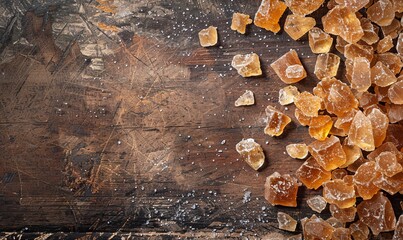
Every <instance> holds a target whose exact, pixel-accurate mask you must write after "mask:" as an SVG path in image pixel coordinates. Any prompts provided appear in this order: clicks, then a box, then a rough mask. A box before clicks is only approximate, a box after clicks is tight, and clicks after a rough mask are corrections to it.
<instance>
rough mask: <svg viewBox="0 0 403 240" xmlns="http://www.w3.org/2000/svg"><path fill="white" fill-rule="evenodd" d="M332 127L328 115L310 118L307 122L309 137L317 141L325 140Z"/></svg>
mask: <svg viewBox="0 0 403 240" xmlns="http://www.w3.org/2000/svg"><path fill="white" fill-rule="evenodd" d="M332 126H333V121H332V118H331V117H330V116H328V115H319V116H317V117H312V118H311V121H310V122H309V135H310V136H311V137H313V138H315V139H317V140H325V139H326V137H327V135H328V134H329V132H330V129H332Z"/></svg>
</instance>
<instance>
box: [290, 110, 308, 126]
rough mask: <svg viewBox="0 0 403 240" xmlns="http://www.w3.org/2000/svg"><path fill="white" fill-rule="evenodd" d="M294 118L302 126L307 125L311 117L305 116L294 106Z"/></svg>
mask: <svg viewBox="0 0 403 240" xmlns="http://www.w3.org/2000/svg"><path fill="white" fill-rule="evenodd" d="M294 115H295V118H296V119H297V120H298V122H299V123H300V124H301V125H302V126H307V125H309V123H310V122H311V117H308V116H306V115H305V114H304V113H303V112H302V111H301V110H299V109H298V108H295V112H294Z"/></svg>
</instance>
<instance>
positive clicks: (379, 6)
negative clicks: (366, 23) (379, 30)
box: [367, 0, 395, 26]
mask: <svg viewBox="0 0 403 240" xmlns="http://www.w3.org/2000/svg"><path fill="white" fill-rule="evenodd" d="M367 15H368V18H369V19H370V20H371V21H372V22H374V23H376V24H378V25H379V26H388V25H390V24H391V23H392V21H393V19H394V18H395V9H394V7H393V4H392V2H391V1H389V0H378V1H376V2H375V3H374V4H373V5H372V6H370V7H369V8H368V9H367Z"/></svg>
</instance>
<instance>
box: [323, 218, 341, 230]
mask: <svg viewBox="0 0 403 240" xmlns="http://www.w3.org/2000/svg"><path fill="white" fill-rule="evenodd" d="M326 222H328V223H329V224H330V225H331V226H332V227H334V228H341V227H344V226H345V224H344V223H342V222H340V221H339V220H338V219H337V218H334V217H330V218H328V219H326Z"/></svg>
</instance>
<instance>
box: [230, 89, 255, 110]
mask: <svg viewBox="0 0 403 240" xmlns="http://www.w3.org/2000/svg"><path fill="white" fill-rule="evenodd" d="M253 104H255V96H254V95H253V92H252V91H250V90H246V91H245V93H244V94H242V95H241V96H240V97H239V98H238V99H237V100H236V101H235V107H240V106H249V105H253Z"/></svg>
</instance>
